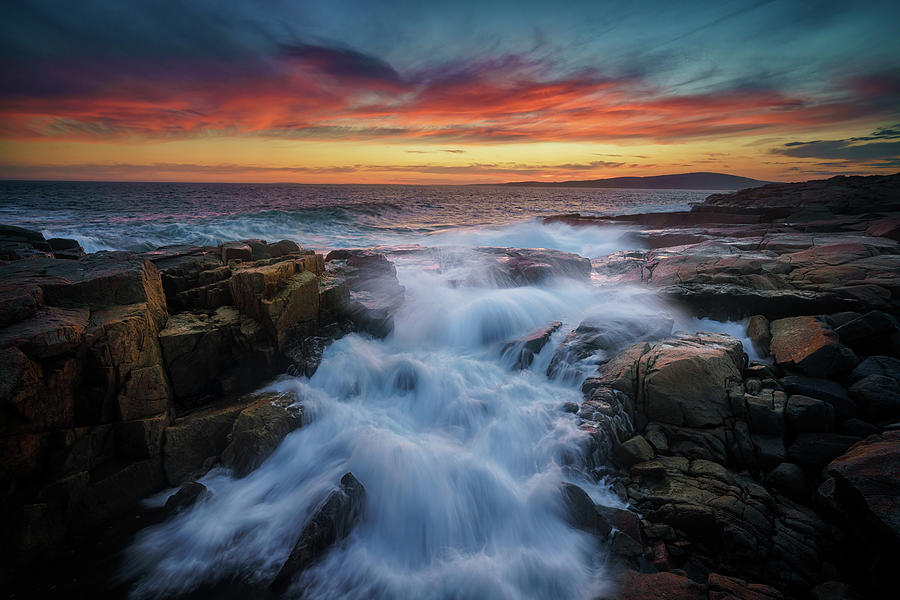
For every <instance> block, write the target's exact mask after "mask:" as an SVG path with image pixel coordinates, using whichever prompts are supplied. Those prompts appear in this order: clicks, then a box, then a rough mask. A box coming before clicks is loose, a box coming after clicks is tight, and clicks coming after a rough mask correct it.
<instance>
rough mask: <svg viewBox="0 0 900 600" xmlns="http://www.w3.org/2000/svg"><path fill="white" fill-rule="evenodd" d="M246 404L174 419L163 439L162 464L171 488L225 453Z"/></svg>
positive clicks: (238, 403) (211, 408)
mask: <svg viewBox="0 0 900 600" xmlns="http://www.w3.org/2000/svg"><path fill="white" fill-rule="evenodd" d="M246 406H247V405H246V403H240V402H236V403H233V404H229V405H226V406H223V407H210V408H205V409H202V410H199V411H197V412H194V413H191V414H189V415H186V416H184V417H180V418H178V419H176V420H175V423H174V424H172V425H171V426H170V427H167V428H166V430H165V434H164V436H163V446H162V465H163V471H164V473H165V476H166V480H167V481H168V482H169V484H170V485H178V484H180V483H181V482H183V481H184V480H185V479H188V478H189V477H190V476H191V475H192V474H195V473H200V471H201V469H202V467H203V465H204V463H205V462H206V461H207V459H209V458H215V457H217V456H219V454H221V453H222V451H223V450H224V449H225V447H226V446H227V444H228V435H229V434H230V433H231V430H232V427H233V425H234V422H235V420H236V419H237V417H238V415H239V414H240V413H241V411H242V410H244V408H246Z"/></svg>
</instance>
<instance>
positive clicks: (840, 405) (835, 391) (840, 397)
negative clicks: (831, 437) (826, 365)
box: [782, 375, 856, 422]
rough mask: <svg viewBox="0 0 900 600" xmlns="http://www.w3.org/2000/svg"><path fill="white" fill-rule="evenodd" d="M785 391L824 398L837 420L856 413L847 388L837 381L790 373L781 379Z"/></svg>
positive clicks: (818, 398) (854, 404) (819, 398)
mask: <svg viewBox="0 0 900 600" xmlns="http://www.w3.org/2000/svg"><path fill="white" fill-rule="evenodd" d="M782 383H783V385H784V389H785V391H787V393H789V394H799V395H801V396H808V397H810V398H816V399H817V400H824V401H825V402H828V403H829V404H831V405H832V406H833V407H834V414H835V418H836V420H837V421H838V422H840V421H843V420H844V419H849V418H850V417H853V416H854V415H856V403H855V402H854V401H853V400H851V399H850V396H849V394H848V393H847V390H846V389H845V388H844V387H843V386H842V385H841V384H839V383H837V382H834V381H831V380H828V379H820V378H816V377H802V376H798V375H790V376H788V377H785V378H784V379H782Z"/></svg>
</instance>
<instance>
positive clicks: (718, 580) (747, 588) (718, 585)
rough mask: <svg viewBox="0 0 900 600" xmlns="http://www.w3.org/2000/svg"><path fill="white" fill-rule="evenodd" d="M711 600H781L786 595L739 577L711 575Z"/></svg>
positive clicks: (709, 582) (708, 584) (709, 597)
mask: <svg viewBox="0 0 900 600" xmlns="http://www.w3.org/2000/svg"><path fill="white" fill-rule="evenodd" d="M706 585H707V588H708V590H709V595H708V596H707V597H708V599H709V600H781V599H782V598H784V595H783V594H782V593H781V592H779V591H778V590H776V589H775V588H773V587H771V586H768V585H762V584H759V583H747V582H746V581H744V580H743V579H738V578H737V577H726V576H724V575H717V574H715V573H711V574H710V576H709V578H708V579H707V580H706Z"/></svg>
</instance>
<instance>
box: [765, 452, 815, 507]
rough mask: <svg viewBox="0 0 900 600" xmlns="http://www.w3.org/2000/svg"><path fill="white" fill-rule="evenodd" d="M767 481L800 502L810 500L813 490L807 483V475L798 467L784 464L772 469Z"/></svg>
mask: <svg viewBox="0 0 900 600" xmlns="http://www.w3.org/2000/svg"><path fill="white" fill-rule="evenodd" d="M766 481H767V483H768V484H769V485H770V486H772V487H773V488H775V489H776V490H778V491H779V492H780V493H782V494H784V495H785V496H788V497H789V498H792V499H794V500H796V501H798V502H804V501H805V500H806V499H807V498H809V494H810V491H811V490H810V487H809V484H808V483H807V481H806V474H805V473H804V471H803V469H802V468H801V467H799V466H798V465H795V464H791V463H784V462H783V463H781V464H779V465H778V466H777V467H775V468H774V469H772V471H771V472H770V473H769V475H768V477H767V478H766Z"/></svg>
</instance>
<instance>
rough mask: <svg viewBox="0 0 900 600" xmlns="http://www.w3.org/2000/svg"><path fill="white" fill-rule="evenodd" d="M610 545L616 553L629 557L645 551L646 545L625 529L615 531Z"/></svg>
mask: <svg viewBox="0 0 900 600" xmlns="http://www.w3.org/2000/svg"><path fill="white" fill-rule="evenodd" d="M610 547H611V548H612V551H613V552H614V553H616V554H618V555H619V556H625V557H627V558H635V557H637V556H640V555H641V554H643V552H644V546H643V545H642V544H641V543H640V542H638V541H636V540H635V539H634V538H632V537H631V536H630V535H627V534H626V533H625V532H623V531H615V532H613V537H612V543H611V544H610Z"/></svg>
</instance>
